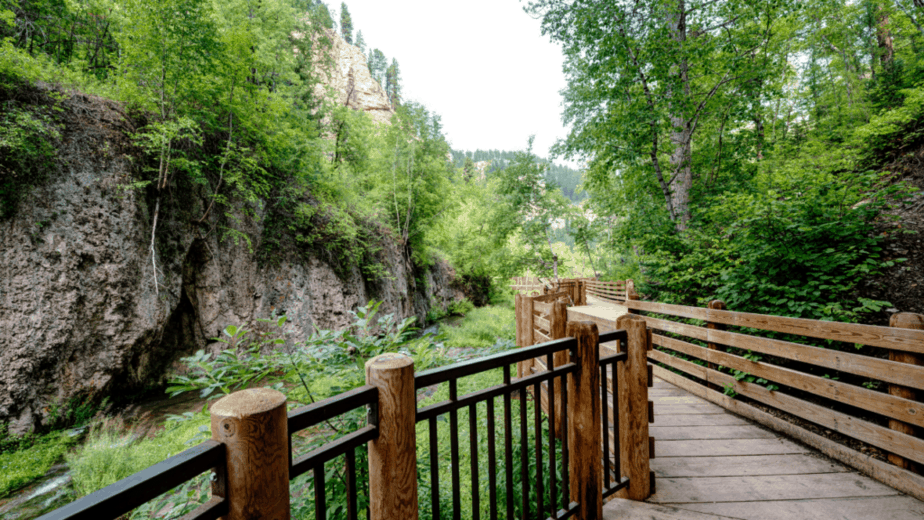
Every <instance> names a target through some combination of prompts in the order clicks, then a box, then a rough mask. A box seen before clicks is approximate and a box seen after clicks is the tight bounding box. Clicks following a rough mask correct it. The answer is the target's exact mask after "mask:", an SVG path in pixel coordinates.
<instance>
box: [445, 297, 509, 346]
mask: <svg viewBox="0 0 924 520" xmlns="http://www.w3.org/2000/svg"><path fill="white" fill-rule="evenodd" d="M440 332H441V333H442V334H445V336H446V339H445V340H444V344H445V345H446V346H447V347H449V348H466V347H473V348H487V347H490V346H493V345H494V344H495V343H497V341H498V340H499V339H500V340H509V341H513V340H514V338H515V337H516V319H515V317H514V312H513V305H507V304H506V302H504V303H503V304H501V305H491V306H487V307H480V308H477V309H474V310H471V311H469V312H468V313H467V314H466V315H465V318H464V319H463V320H462V322H461V323H459V325H458V326H453V325H441V326H440Z"/></svg>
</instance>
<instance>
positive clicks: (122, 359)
mask: <svg viewBox="0 0 924 520" xmlns="http://www.w3.org/2000/svg"><path fill="white" fill-rule="evenodd" d="M64 107H65V109H66V110H65V111H64V113H63V115H62V118H63V119H64V122H65V129H64V131H63V132H62V138H61V142H60V143H58V151H59V153H58V165H59V171H57V172H55V173H52V174H50V175H49V177H50V178H49V179H48V180H47V181H46V182H45V183H44V184H43V185H41V186H37V187H35V188H34V189H33V190H32V192H31V194H30V195H29V196H28V197H27V198H26V199H25V200H23V201H22V202H21V203H20V204H19V208H18V210H17V213H16V214H15V215H14V216H13V217H12V219H11V220H9V221H6V222H2V223H0V226H2V232H0V422H6V421H10V422H11V425H12V429H13V430H14V431H25V430H28V429H29V428H30V427H31V426H32V425H34V424H35V423H37V422H41V421H42V420H43V419H44V418H47V416H48V415H49V414H50V413H53V412H52V410H53V409H54V407H55V405H62V404H64V403H66V402H67V401H68V400H70V399H73V398H75V397H79V396H85V395H96V396H100V395H110V394H112V393H114V392H127V391H137V390H142V389H144V388H145V387H149V386H151V385H152V384H156V383H159V382H160V381H162V380H163V376H164V373H165V371H166V369H167V368H168V367H169V366H170V364H171V363H173V362H174V361H175V360H176V359H177V358H178V357H179V356H181V355H184V354H186V353H189V352H192V351H195V349H197V348H208V347H209V346H210V345H212V346H213V347H214V346H216V345H221V344H212V342H211V340H210V338H214V337H217V336H219V335H220V332H221V331H222V329H223V328H224V327H226V326H227V325H231V324H236V325H244V326H247V327H254V326H259V325H258V324H257V319H258V318H269V317H271V316H274V315H275V316H279V315H283V314H285V315H286V316H288V317H289V319H290V323H291V324H292V327H293V328H294V338H295V339H296V340H298V339H299V338H304V337H306V336H307V335H308V334H310V333H311V332H312V331H313V330H314V327H315V326H317V327H319V328H328V329H337V328H342V327H344V326H346V325H347V324H348V323H350V322H351V316H350V314H349V312H348V311H350V310H352V309H356V308H357V307H358V306H362V305H365V304H366V303H367V302H368V301H369V300H370V299H376V300H382V301H383V302H384V303H383V304H382V307H381V309H380V312H381V313H395V314H396V315H398V316H399V317H407V316H417V317H418V319H419V320H420V321H421V322H422V321H424V320H425V318H426V315H427V313H428V311H429V309H430V306H431V305H440V306H442V307H443V308H445V306H446V305H447V304H448V303H449V302H450V301H451V300H452V299H454V298H458V297H461V293H460V292H459V291H455V290H453V289H451V288H450V285H451V284H452V282H453V278H454V273H453V272H452V270H451V268H449V267H448V266H447V265H445V264H442V263H437V264H436V265H435V266H434V267H433V268H430V269H429V270H427V271H426V272H419V271H417V269H416V268H415V267H413V265H412V264H411V262H409V261H408V259H407V256H406V252H405V251H403V250H402V249H400V248H399V247H397V246H396V245H395V244H394V243H393V241H390V240H388V239H384V238H383V241H382V245H383V247H384V248H385V249H384V252H383V253H382V257H383V258H382V259H381V260H382V263H383V265H384V266H385V268H386V269H387V271H388V272H389V274H390V275H391V276H390V277H389V278H388V279H384V280H380V281H377V282H368V281H366V280H365V279H364V278H363V276H362V274H361V272H360V270H359V268H357V267H355V266H353V267H351V266H337V267H340V269H338V270H335V268H334V267H335V266H333V265H331V264H330V263H328V262H326V261H324V260H322V259H308V260H304V259H301V257H299V258H295V259H288V258H280V259H278V261H275V262H263V263H259V262H258V261H257V257H256V255H255V254H254V253H253V252H252V251H257V250H259V247H260V241H261V239H262V235H261V233H262V231H263V229H262V228H261V226H262V223H261V220H260V219H259V218H258V219H254V220H253V221H251V222H250V223H245V226H249V228H248V229H245V231H246V232H247V234H248V235H249V236H250V237H252V239H253V243H252V245H251V247H252V250H251V248H250V247H248V245H247V244H246V243H243V242H241V243H235V241H234V240H231V239H225V240H221V239H219V238H218V237H219V234H218V232H217V231H216V232H213V233H204V232H202V231H201V230H198V229H197V227H196V226H194V225H192V224H191V223H190V222H191V220H192V219H190V218H189V216H190V215H196V216H198V215H202V213H203V210H204V207H203V204H202V200H203V199H202V197H199V196H195V194H184V193H182V191H183V190H180V189H177V190H175V191H174V193H173V194H172V195H171V196H170V197H168V198H165V201H166V202H165V204H164V205H162V207H161V211H160V220H159V223H158V226H157V233H156V236H157V245H156V254H155V255H154V261H155V262H156V268H157V273H158V274H157V280H158V287H157V289H156V290H155V286H154V282H153V280H154V274H153V273H154V266H153V264H152V255H151V248H150V240H151V231H152V230H151V223H152V221H153V218H152V213H153V207H154V200H155V199H154V197H153V194H152V192H145V191H143V190H140V191H139V190H126V189H123V188H120V185H122V184H124V183H125V181H126V179H130V178H131V177H130V176H129V173H130V171H131V161H130V155H131V154H132V153H133V152H132V150H131V148H130V146H129V143H128V142H127V139H126V138H125V137H124V136H125V132H126V131H128V130H132V128H130V125H131V123H129V122H127V118H125V117H124V116H123V114H122V112H121V109H120V107H118V106H117V105H116V104H114V103H111V102H108V101H105V100H101V99H98V98H90V97H86V96H80V95H75V96H73V97H71V98H70V99H68V100H66V101H65V102H64ZM383 112H384V109H383ZM213 213H214V212H213ZM389 244H390V245H389ZM337 271H339V272H340V276H338V274H337ZM344 272H346V273H347V274H346V275H344V274H343V273H344ZM417 280H424V281H425V282H426V283H422V284H418V283H417Z"/></svg>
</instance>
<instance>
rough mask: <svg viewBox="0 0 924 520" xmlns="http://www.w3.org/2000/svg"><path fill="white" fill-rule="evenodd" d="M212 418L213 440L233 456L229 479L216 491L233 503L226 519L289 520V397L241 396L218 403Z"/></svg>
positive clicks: (256, 391)
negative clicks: (287, 405)
mask: <svg viewBox="0 0 924 520" xmlns="http://www.w3.org/2000/svg"><path fill="white" fill-rule="evenodd" d="M210 415H211V423H212V424H211V427H212V440H214V441H217V442H220V443H222V444H224V445H225V449H226V450H227V451H226V456H227V458H226V460H227V465H226V467H225V471H224V475H221V476H220V477H219V479H218V482H217V485H214V486H213V487H212V493H213V494H214V495H215V496H223V497H224V498H225V499H226V500H227V501H228V514H227V515H226V516H224V517H223V518H224V519H225V520H249V519H251V518H272V519H274V520H275V519H279V520H288V518H289V514H290V512H289V431H288V415H287V413H286V397H285V396H284V395H282V393H280V392H278V391H276V390H271V389H268V388H251V389H247V390H241V391H240V392H234V393H233V394H231V395H227V396H225V397H222V398H221V399H219V400H218V401H216V402H215V404H213V405H212V408H211V410H210ZM222 477H223V478H222Z"/></svg>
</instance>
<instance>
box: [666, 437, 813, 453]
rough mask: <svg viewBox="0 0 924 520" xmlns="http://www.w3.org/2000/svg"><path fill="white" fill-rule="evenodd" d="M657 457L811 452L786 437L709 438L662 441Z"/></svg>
mask: <svg viewBox="0 0 924 520" xmlns="http://www.w3.org/2000/svg"><path fill="white" fill-rule="evenodd" d="M656 449H657V458H665V457H729V456H734V455H783V454H791V453H809V452H810V450H809V449H808V448H805V447H803V446H800V445H798V444H796V443H794V442H791V441H788V440H786V439H779V438H776V439H708V440H689V441H661V440H658V441H657V444H656Z"/></svg>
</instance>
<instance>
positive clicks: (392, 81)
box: [385, 58, 401, 107]
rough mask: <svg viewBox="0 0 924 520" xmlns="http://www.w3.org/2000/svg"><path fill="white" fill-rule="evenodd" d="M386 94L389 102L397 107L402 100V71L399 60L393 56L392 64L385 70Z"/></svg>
mask: <svg viewBox="0 0 924 520" xmlns="http://www.w3.org/2000/svg"><path fill="white" fill-rule="evenodd" d="M385 95H387V96H388V102H389V103H390V104H391V106H393V107H396V106H398V104H399V103H400V102H401V72H400V71H399V70H398V60H396V59H394V58H392V59H391V65H389V67H388V70H386V71H385Z"/></svg>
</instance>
